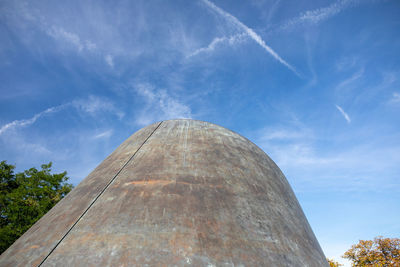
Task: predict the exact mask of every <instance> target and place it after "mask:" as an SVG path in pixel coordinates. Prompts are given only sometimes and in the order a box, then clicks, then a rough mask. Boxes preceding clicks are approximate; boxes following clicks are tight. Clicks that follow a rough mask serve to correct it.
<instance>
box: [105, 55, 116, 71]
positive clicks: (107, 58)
mask: <svg viewBox="0 0 400 267" xmlns="http://www.w3.org/2000/svg"><path fill="white" fill-rule="evenodd" d="M104 60H105V61H106V63H107V64H108V65H109V66H110V67H111V68H114V58H113V57H112V56H111V55H106V56H105V57H104Z"/></svg>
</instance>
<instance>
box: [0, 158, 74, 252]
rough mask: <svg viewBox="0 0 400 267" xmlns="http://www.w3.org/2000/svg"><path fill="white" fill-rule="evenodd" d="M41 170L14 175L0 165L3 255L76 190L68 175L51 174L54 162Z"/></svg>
mask: <svg viewBox="0 0 400 267" xmlns="http://www.w3.org/2000/svg"><path fill="white" fill-rule="evenodd" d="M41 167H42V169H41V170H37V169H36V168H30V169H29V170H25V171H24V172H20V173H16V174H15V173H14V169H15V166H14V165H10V164H7V163H6V161H1V162H0V253H2V252H3V251H5V250H6V249H7V248H8V247H9V246H10V245H11V244H12V243H14V241H15V240H16V239H18V238H19V237H20V236H21V235H22V234H23V233H24V232H25V231H26V230H28V229H29V227H31V226H32V225H33V224H34V223H35V222H36V221H37V220H39V219H40V218H41V217H42V216H43V215H44V214H45V213H46V212H47V211H49V210H50V209H51V208H52V207H53V206H54V205H55V204H56V203H57V202H58V201H60V200H61V199H62V198H63V197H64V196H65V195H66V194H67V193H68V192H69V191H71V189H72V188H73V186H72V184H69V183H67V180H68V179H69V178H68V177H67V172H63V173H58V174H51V173H50V172H51V162H50V163H49V164H43V165H42V166H41Z"/></svg>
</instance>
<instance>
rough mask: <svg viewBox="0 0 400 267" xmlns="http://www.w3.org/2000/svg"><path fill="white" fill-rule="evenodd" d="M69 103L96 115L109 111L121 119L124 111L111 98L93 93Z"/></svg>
mask: <svg viewBox="0 0 400 267" xmlns="http://www.w3.org/2000/svg"><path fill="white" fill-rule="evenodd" d="M71 104H72V105H73V106H74V107H75V108H76V109H77V110H80V111H83V112H85V113H88V114H90V115H92V116H96V115H98V114H99V113H100V112H109V113H112V114H115V115H117V116H118V118H119V119H122V118H123V117H124V116H125V113H123V112H122V111H120V110H119V109H118V108H117V107H116V106H115V104H114V102H112V101H111V100H109V99H107V98H104V97H99V96H95V95H90V96H89V97H88V98H84V99H77V100H74V101H72V102H71Z"/></svg>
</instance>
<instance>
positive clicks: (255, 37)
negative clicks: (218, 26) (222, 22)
mask: <svg viewBox="0 0 400 267" xmlns="http://www.w3.org/2000/svg"><path fill="white" fill-rule="evenodd" d="M203 2H204V3H205V4H206V5H207V6H208V7H209V8H210V9H212V10H213V11H215V12H216V13H218V14H219V15H221V16H223V17H224V18H225V19H226V20H227V21H229V22H230V23H231V24H232V25H234V26H235V27H237V28H238V29H239V30H241V31H244V32H245V33H246V34H247V35H248V36H249V37H250V38H251V39H253V40H254V41H255V42H256V43H257V44H259V45H260V46H261V47H262V48H263V49H264V50H265V51H267V52H268V53H269V54H270V55H271V56H272V57H273V58H275V59H276V60H277V61H279V62H280V63H281V64H283V65H284V66H286V67H287V68H288V69H289V70H291V71H292V72H294V73H295V74H296V75H297V76H299V77H300V74H299V73H298V72H297V70H296V69H295V68H294V67H293V66H292V65H290V64H289V63H288V62H286V61H285V60H284V59H283V58H281V57H280V56H279V55H278V54H277V53H276V52H275V51H274V50H273V49H272V48H271V47H269V46H268V45H267V44H266V43H265V41H264V40H263V39H262V38H261V36H260V35H258V34H257V33H256V32H255V31H254V30H252V29H251V28H249V27H247V26H246V25H245V24H244V23H242V22H241V21H240V20H238V19H237V18H236V17H234V16H233V15H231V14H229V13H228V12H226V11H225V10H223V9H221V8H220V7H218V6H216V5H215V4H214V3H212V2H210V1H209V0H203Z"/></svg>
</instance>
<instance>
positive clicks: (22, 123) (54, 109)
mask: <svg viewBox="0 0 400 267" xmlns="http://www.w3.org/2000/svg"><path fill="white" fill-rule="evenodd" d="M67 105H69V104H63V105H59V106H56V107H51V108H48V109H46V110H44V111H42V112H39V113H37V114H35V115H34V116H33V117H32V118H30V119H26V120H15V121H12V122H10V123H7V124H5V125H3V126H2V127H1V128H0V135H2V134H3V133H4V132H5V131H7V130H9V129H12V128H15V127H22V126H27V125H31V124H33V123H35V122H36V121H37V119H39V118H40V117H42V116H43V115H45V114H49V113H54V112H58V111H60V110H62V109H64V108H65V107H66V106H67Z"/></svg>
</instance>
